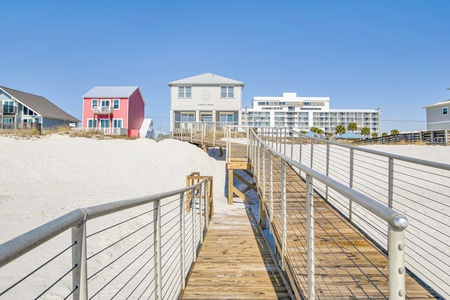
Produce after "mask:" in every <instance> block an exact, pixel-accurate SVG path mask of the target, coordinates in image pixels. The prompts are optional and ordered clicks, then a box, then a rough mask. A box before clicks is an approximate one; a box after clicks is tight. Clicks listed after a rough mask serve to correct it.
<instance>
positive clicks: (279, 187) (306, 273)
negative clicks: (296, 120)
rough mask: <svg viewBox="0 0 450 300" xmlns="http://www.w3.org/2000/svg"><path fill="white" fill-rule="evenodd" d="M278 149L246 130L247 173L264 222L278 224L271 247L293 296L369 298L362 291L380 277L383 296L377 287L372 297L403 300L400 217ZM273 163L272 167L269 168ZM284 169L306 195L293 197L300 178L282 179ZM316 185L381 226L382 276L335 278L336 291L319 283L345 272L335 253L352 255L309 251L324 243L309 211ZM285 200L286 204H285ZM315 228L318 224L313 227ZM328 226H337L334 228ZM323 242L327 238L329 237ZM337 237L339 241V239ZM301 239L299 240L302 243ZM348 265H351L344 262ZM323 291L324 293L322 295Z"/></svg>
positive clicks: (317, 214)
mask: <svg viewBox="0 0 450 300" xmlns="http://www.w3.org/2000/svg"><path fill="white" fill-rule="evenodd" d="M261 133H262V136H263V138H264V131H261ZM286 136H287V135H283V139H284V138H285V137H286ZM272 137H273V136H272ZM276 146H278V144H276ZM284 146H286V144H284ZM282 148H283V147H282ZM284 150H285V148H283V149H282V151H278V150H276V147H274V148H272V147H271V146H270V145H269V142H267V141H264V140H263V139H261V138H260V137H258V136H257V135H256V133H255V132H254V131H253V130H252V131H251V134H250V157H251V162H252V168H253V173H254V174H255V177H256V180H257V183H258V186H260V187H262V188H261V189H262V192H260V193H261V195H260V197H262V200H263V204H262V205H265V204H264V202H265V201H264V200H267V202H269V204H268V205H267V206H266V205H265V207H266V211H265V212H266V213H267V218H268V219H269V220H270V221H271V222H269V224H271V226H274V225H273V224H274V223H273V222H274V219H278V223H279V224H281V228H280V230H279V231H278V232H274V238H275V243H276V245H277V249H278V253H279V260H280V264H281V267H282V269H283V270H285V271H286V272H287V274H288V277H289V278H290V281H291V284H292V286H293V287H294V289H296V290H297V293H296V294H297V295H298V298H302V297H304V298H307V299H315V298H316V296H317V297H325V298H326V297H332V298H335V299H339V298H346V297H348V294H350V296H353V297H356V298H359V297H372V296H373V293H372V294H368V293H366V291H365V288H368V289H378V284H379V283H378V282H376V281H377V280H379V277H382V278H383V280H389V290H388V294H386V291H382V289H381V288H380V290H379V291H378V292H379V294H377V296H376V297H379V298H388V297H389V299H405V272H404V246H405V244H404V229H405V228H406V227H407V225H408V221H407V219H406V217H405V216H404V215H402V214H400V213H398V212H396V211H394V210H393V209H391V208H389V207H388V206H387V205H384V204H381V203H379V202H377V201H375V200H374V199H371V198H370V197H368V196H366V195H363V194H362V193H360V192H358V191H355V190H353V189H351V188H349V187H347V186H345V185H343V184H341V183H339V182H337V181H335V180H333V179H331V178H329V177H327V176H326V175H324V174H322V173H320V172H318V171H316V170H313V169H312V168H309V167H307V166H305V165H304V164H301V163H299V162H297V161H295V160H293V159H291V158H290V157H288V156H286V155H284V154H283V153H282V152H283V151H284ZM275 164H278V165H277V166H275ZM275 168H278V169H280V171H279V172H275V171H274V170H275ZM288 168H296V169H297V170H300V171H301V172H302V173H303V174H304V178H305V181H306V186H307V188H306V193H304V194H302V193H301V192H298V194H297V195H293V191H294V190H295V186H296V183H297V182H298V181H299V180H301V179H300V178H299V177H298V176H295V177H296V178H295V177H294V178H293V179H292V177H290V176H288V172H287V170H288ZM277 174H278V175H277ZM276 177H277V178H276ZM289 178H291V179H289ZM319 183H320V184H322V185H324V186H327V187H328V188H329V189H330V190H333V192H334V193H335V194H338V195H340V196H342V197H345V198H348V199H351V200H352V201H353V202H354V203H357V204H358V205H360V206H361V207H362V208H363V209H365V211H366V212H367V213H368V214H372V215H374V216H376V217H377V218H380V219H381V220H383V222H384V223H385V224H387V227H388V235H387V240H388V241H389V246H388V249H387V252H388V260H389V275H388V276H387V275H386V274H384V273H385V272H384V271H383V270H380V269H378V268H376V267H374V268H373V269H375V272H379V274H378V275H376V276H374V274H369V273H370V272H371V270H369V271H368V270H359V271H360V274H351V276H347V277H349V278H351V279H352V280H350V282H345V281H346V280H349V279H347V277H345V276H340V275H339V274H338V275H337V276H338V278H339V279H338V280H340V281H342V282H344V283H343V284H342V282H341V286H342V285H343V287H341V288H342V289H343V290H340V287H339V286H340V285H338V284H335V283H333V282H326V280H324V278H327V277H329V279H328V280H330V279H331V280H333V279H332V278H333V277H331V276H330V275H329V274H328V276H326V275H324V274H321V272H322V270H323V269H328V268H330V267H331V266H333V271H330V272H336V270H337V269H341V270H344V272H345V270H346V268H347V266H346V264H347V261H345V262H343V261H339V259H334V260H333V259H331V258H330V257H339V255H340V254H339V253H336V252H339V251H341V252H342V253H343V254H342V255H348V253H350V252H352V251H349V249H345V247H340V248H339V247H337V248H336V249H333V251H332V252H330V253H328V255H327V254H326V253H321V252H320V251H322V250H320V249H322V248H318V247H315V243H323V242H324V241H322V239H326V238H327V237H325V236H321V235H320V234H318V232H321V231H322V230H323V228H320V226H323V223H322V222H321V223H319V222H318V219H320V218H321V217H322V216H321V214H322V209H321V208H317V207H316V206H315V202H314V197H313V190H315V189H317V187H318V184H319ZM275 194H276V196H275ZM292 197H294V199H298V198H299V197H304V198H306V204H305V205H304V206H301V205H300V206H299V203H300V202H299V201H297V200H292ZM288 201H290V202H289V203H288ZM292 201H294V202H292ZM296 218H300V219H304V221H306V223H307V224H306V226H305V222H299V223H295V221H294V219H296ZM335 221H336V220H335ZM295 224H297V226H305V227H303V228H296V227H295V226H296V225H295ZM299 224H302V225H299ZM315 224H318V225H319V226H317V225H315ZM332 225H333V224H331V226H332ZM334 225H335V226H339V224H334ZM293 226H294V227H293ZM316 226H317V227H316ZM327 226H329V225H327ZM272 232H273V231H272ZM328 238H331V239H333V238H335V237H328ZM343 238H345V234H344V236H343ZM301 240H303V242H302V241H301ZM336 243H338V242H336ZM330 244H331V241H330ZM347 247H349V246H347ZM352 250H353V252H356V251H357V249H356V248H355V249H352ZM301 253H303V256H301ZM352 255H356V256H358V258H357V259H359V256H360V257H365V253H364V252H362V253H359V254H358V253H356V254H355V253H353V254H352ZM315 257H316V258H315ZM366 259H367V258H366ZM348 260H350V261H352V260H351V259H350V258H349V259H348ZM298 264H303V266H299V265H298ZM368 264H369V265H370V260H368ZM368 269H371V268H368ZM355 277H363V278H355ZM371 277H376V278H377V279H375V281H372V280H371ZM365 279H366V280H367V282H368V286H367V287H364V284H362V282H363V281H365ZM358 281H361V283H358ZM327 289H328V290H329V292H330V293H329V294H327V293H326V292H327ZM331 289H332V290H331ZM344 290H345V291H344ZM349 291H350V293H349ZM358 293H360V294H358Z"/></svg>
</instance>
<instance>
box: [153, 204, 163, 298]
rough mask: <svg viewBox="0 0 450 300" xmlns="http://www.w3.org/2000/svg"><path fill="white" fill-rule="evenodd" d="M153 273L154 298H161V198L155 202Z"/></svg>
mask: <svg viewBox="0 0 450 300" xmlns="http://www.w3.org/2000/svg"><path fill="white" fill-rule="evenodd" d="M155 204H156V209H155V220H156V222H155V227H156V228H155V229H156V230H155V231H154V233H155V237H154V238H155V241H154V242H155V260H156V261H155V273H156V274H155V275H156V277H155V278H156V299H158V300H160V299H162V283H161V282H162V280H161V277H162V265H161V199H159V200H158V201H156V202H155Z"/></svg>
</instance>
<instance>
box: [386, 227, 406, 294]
mask: <svg viewBox="0 0 450 300" xmlns="http://www.w3.org/2000/svg"><path fill="white" fill-rule="evenodd" d="M402 219H404V220H398V221H399V222H404V221H405V220H406V218H402ZM406 222H407V220H406ZM388 256H389V299H390V300H394V299H395V300H403V299H405V297H406V296H405V295H406V290H405V273H406V269H405V232H404V230H401V231H400V230H396V229H395V228H394V227H393V226H392V225H391V224H389V232H388Z"/></svg>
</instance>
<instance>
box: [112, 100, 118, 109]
mask: <svg viewBox="0 0 450 300" xmlns="http://www.w3.org/2000/svg"><path fill="white" fill-rule="evenodd" d="M116 100H117V101H119V105H118V106H117V108H115V107H114V101H116ZM112 107H113V109H114V110H120V99H112Z"/></svg>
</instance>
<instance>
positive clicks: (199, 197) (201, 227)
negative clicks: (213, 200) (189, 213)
mask: <svg viewBox="0 0 450 300" xmlns="http://www.w3.org/2000/svg"><path fill="white" fill-rule="evenodd" d="M198 193H199V195H198V202H199V204H198V206H199V211H200V212H199V215H200V218H199V226H198V231H199V233H200V244H203V233H204V231H203V224H202V222H203V201H202V198H203V189H202V185H200V186H199V192H198Z"/></svg>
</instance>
